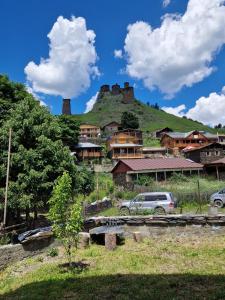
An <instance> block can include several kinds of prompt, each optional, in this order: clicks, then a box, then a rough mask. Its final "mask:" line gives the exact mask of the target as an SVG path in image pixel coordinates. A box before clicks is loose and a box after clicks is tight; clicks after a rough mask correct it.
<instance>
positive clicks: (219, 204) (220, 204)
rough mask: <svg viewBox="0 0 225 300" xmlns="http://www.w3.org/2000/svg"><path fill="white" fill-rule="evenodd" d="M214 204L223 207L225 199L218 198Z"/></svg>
mask: <svg viewBox="0 0 225 300" xmlns="http://www.w3.org/2000/svg"><path fill="white" fill-rule="evenodd" d="M214 204H215V205H216V206H217V207H219V208H222V207H223V201H222V200H220V199H216V200H215V201H214Z"/></svg>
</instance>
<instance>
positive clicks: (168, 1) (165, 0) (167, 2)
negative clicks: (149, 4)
mask: <svg viewBox="0 0 225 300" xmlns="http://www.w3.org/2000/svg"><path fill="white" fill-rule="evenodd" d="M170 2H171V1H170V0H163V7H167V6H168V5H169V4H170Z"/></svg>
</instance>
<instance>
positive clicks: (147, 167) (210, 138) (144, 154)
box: [62, 82, 225, 186]
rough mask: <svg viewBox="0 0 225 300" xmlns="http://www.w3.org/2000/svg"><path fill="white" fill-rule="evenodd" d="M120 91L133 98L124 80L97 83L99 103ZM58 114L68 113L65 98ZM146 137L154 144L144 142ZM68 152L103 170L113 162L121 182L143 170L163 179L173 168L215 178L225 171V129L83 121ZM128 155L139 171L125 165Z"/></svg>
mask: <svg viewBox="0 0 225 300" xmlns="http://www.w3.org/2000/svg"><path fill="white" fill-rule="evenodd" d="M118 95H119V96H121V98H119V101H121V103H123V104H129V103H132V101H134V100H135V96H134V88H133V87H131V86H130V85H129V83H128V82H125V83H124V88H121V87H120V85H118V84H115V85H112V88H110V86H109V85H103V86H101V87H100V90H99V95H98V98H97V102H98V101H101V99H104V98H105V97H107V96H110V97H111V98H110V101H111V102H112V103H113V101H115V105H117V104H116V100H117V98H116V97H117V96H118ZM113 97H115V100H114V99H113ZM62 113H63V114H64V115H71V107H70V100H69V99H64V100H63V107H62ZM96 114H101V112H99V113H98V112H96ZM209 130H210V129H209ZM144 139H145V140H146V139H147V141H148V142H149V141H150V142H152V143H153V145H154V143H155V144H158V145H157V146H146V145H145V141H144ZM72 151H73V155H74V156H76V158H77V160H78V162H84V163H86V164H89V165H92V166H93V165H95V164H97V165H98V164H100V165H102V166H103V168H102V169H104V164H108V170H110V164H111V166H112V167H111V169H112V174H113V178H114V180H115V182H116V183H117V184H119V185H122V186H126V185H127V186H129V185H130V183H131V182H132V181H134V180H135V179H136V178H137V176H138V175H141V174H145V175H147V174H148V175H149V176H150V177H152V178H154V179H155V180H156V181H158V180H159V181H160V180H166V179H167V178H169V177H170V176H171V175H172V174H173V173H174V172H176V173H182V174H185V175H191V174H198V175H199V174H200V173H201V174H209V175H213V176H214V177H215V178H217V179H222V178H224V176H225V134H221V133H212V132H207V131H203V130H198V129H194V130H191V131H189V132H176V131H174V130H173V129H172V128H169V127H167V126H166V127H165V128H158V129H157V130H155V131H152V132H150V131H147V132H146V131H142V130H140V129H139V128H138V129H132V128H126V129H124V128H123V127H122V125H121V124H120V123H119V122H117V120H112V121H111V122H109V123H106V124H104V125H103V126H101V127H100V126H99V125H97V124H89V123H83V122H82V123H81V125H80V137H79V143H78V144H77V145H74V147H73V148H72ZM128 160H133V163H135V164H136V168H137V170H133V169H132V168H131V167H130V166H129V162H128ZM191 161H192V163H190V162H191ZM162 164H163V166H162ZM122 165H123V166H124V168H122ZM125 166H126V167H125ZM128 173H129V174H128ZM118 178H119V180H118Z"/></svg>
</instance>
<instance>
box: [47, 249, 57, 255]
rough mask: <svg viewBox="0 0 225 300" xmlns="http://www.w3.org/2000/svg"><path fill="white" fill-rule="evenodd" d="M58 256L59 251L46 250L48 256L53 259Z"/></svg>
mask: <svg viewBox="0 0 225 300" xmlns="http://www.w3.org/2000/svg"><path fill="white" fill-rule="evenodd" d="M58 255H59V250H58V249H57V248H50V249H49V250H48V256H51V257H55V256H58Z"/></svg>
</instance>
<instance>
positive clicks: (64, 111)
mask: <svg viewBox="0 0 225 300" xmlns="http://www.w3.org/2000/svg"><path fill="white" fill-rule="evenodd" d="M62 114H63V115H71V105H70V99H63V107H62Z"/></svg>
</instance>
